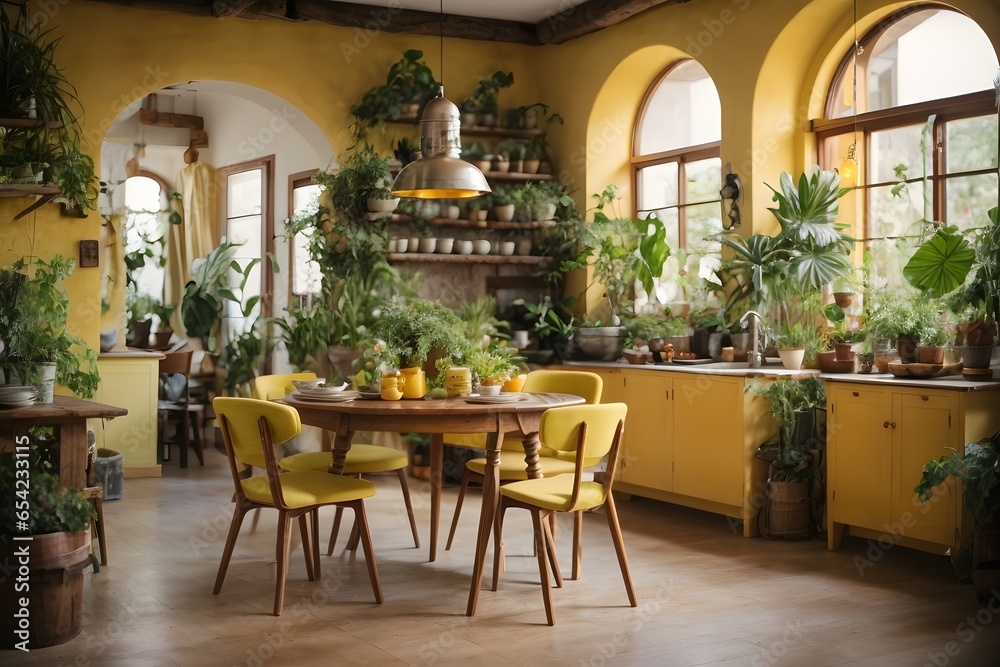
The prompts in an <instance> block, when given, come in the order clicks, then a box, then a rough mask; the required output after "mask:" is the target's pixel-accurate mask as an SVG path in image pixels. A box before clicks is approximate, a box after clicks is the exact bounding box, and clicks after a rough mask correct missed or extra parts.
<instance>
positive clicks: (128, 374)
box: [91, 352, 162, 477]
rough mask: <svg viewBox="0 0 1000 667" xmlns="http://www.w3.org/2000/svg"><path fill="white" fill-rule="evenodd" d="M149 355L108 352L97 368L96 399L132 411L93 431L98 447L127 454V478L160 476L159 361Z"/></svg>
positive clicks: (105, 421) (158, 358) (158, 355)
mask: <svg viewBox="0 0 1000 667" xmlns="http://www.w3.org/2000/svg"><path fill="white" fill-rule="evenodd" d="M161 356H162V355H160V354H158V353H149V352H123V353H113V352H112V353H106V354H102V355H100V357H99V359H98V362H97V366H98V369H99V370H100V372H101V384H100V386H99V387H98V389H97V393H96V394H95V396H94V400H95V401H98V402H99V403H107V404H108V405H116V406H119V407H122V408H125V409H127V410H128V415H126V416H125V417H118V418H116V419H110V420H104V423H103V424H99V423H98V424H94V425H93V426H92V427H91V428H93V429H94V433H95V435H96V436H97V446H98V447H107V448H109V449H113V450H116V451H119V452H121V453H122V454H124V458H123V464H124V467H125V475H126V477H159V476H160V465H159V464H158V463H157V462H156V428H157V424H156V404H157V392H158V382H159V360H160V357H161Z"/></svg>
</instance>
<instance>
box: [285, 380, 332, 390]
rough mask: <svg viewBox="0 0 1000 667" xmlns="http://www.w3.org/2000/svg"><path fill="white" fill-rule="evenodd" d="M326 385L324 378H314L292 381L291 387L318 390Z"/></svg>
mask: <svg viewBox="0 0 1000 667" xmlns="http://www.w3.org/2000/svg"><path fill="white" fill-rule="evenodd" d="M325 384H326V378H314V379H312V380H292V386H293V387H295V388H296V389H318V388H320V387H322V386H324V385H325Z"/></svg>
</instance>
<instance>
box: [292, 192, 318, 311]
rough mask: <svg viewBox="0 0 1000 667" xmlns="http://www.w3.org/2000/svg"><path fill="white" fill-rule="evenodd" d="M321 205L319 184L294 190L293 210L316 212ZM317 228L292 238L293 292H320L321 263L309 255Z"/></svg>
mask: <svg viewBox="0 0 1000 667" xmlns="http://www.w3.org/2000/svg"><path fill="white" fill-rule="evenodd" d="M318 206H319V186H318V185H303V186H300V187H297V188H295V189H294V190H292V207H293V209H292V212H293V214H294V215H300V214H303V213H307V212H315V211H316V209H317V208H318ZM316 231H317V230H316V228H315V227H313V228H310V229H305V230H303V231H301V232H299V233H298V234H296V235H295V238H294V239H293V240H292V294H319V292H320V280H321V274H320V270H319V264H318V263H317V262H314V261H313V260H312V259H311V258H310V255H309V240H310V238H311V237H312V235H313V234H315V233H316Z"/></svg>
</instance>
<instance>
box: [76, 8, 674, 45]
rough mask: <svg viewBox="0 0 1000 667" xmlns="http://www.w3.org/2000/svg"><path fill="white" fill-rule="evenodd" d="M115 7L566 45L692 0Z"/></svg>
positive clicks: (496, 40)
mask: <svg viewBox="0 0 1000 667" xmlns="http://www.w3.org/2000/svg"><path fill="white" fill-rule="evenodd" d="M95 1H97V2H105V3H110V4H114V5H121V6H126V7H136V8H140V9H154V10H161V11H171V12H181V13H185V14H193V15H197V16H205V17H208V18H233V17H240V18H252V19H282V20H289V21H319V22H321V23H327V24H329V25H337V26H344V27H349V28H361V29H370V28H371V26H372V24H373V23H374V24H375V25H376V26H377V27H378V29H379V30H381V31H385V32H391V33H407V34H413V35H438V34H439V32H440V31H441V30H442V28H443V31H444V36H445V37H453V38H459V39H474V40H479V41H493V42H511V43H515V44H528V45H532V46H536V45H540V44H563V43H565V42H568V41H570V40H572V39H576V38H577V37H582V36H584V35H588V34H590V33H593V32H597V31H599V30H603V29H604V28H608V27H611V26H613V25H615V24H617V23H620V22H621V21H624V20H625V19H628V18H631V17H632V16H635V15H636V14H639V13H640V12H643V11H645V10H647V9H650V8H652V7H656V6H657V5H662V4H667V5H678V4H685V3H687V2H691V1H692V0H590V1H589V2H585V3H583V4H580V5H577V6H574V7H570V8H569V9H566V10H564V11H562V12H560V13H558V14H555V15H553V16H550V17H548V18H546V19H544V20H542V21H540V22H538V23H537V24H531V23H523V22H520V21H504V20H501V19H488V18H476V17H472V16H458V15H455V14H446V15H445V16H444V21H443V26H442V21H441V16H440V15H439V14H437V13H434V12H424V11H417V10H413V9H400V8H391V9H387V8H385V7H377V6H370V5H359V4H354V3H351V2H336V1H334V0H95Z"/></svg>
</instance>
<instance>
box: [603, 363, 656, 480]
mask: <svg viewBox="0 0 1000 667" xmlns="http://www.w3.org/2000/svg"><path fill="white" fill-rule="evenodd" d="M621 375H622V383H623V384H622V386H621V392H622V398H621V400H622V401H624V402H625V403H627V404H628V416H627V417H626V418H625V434H624V439H623V442H622V453H621V455H620V459H619V461H618V466H619V470H621V481H623V482H626V483H628V484H635V485H636V486H644V487H646V488H650V489H657V490H660V491H670V490H671V486H672V479H671V471H670V466H671V461H672V459H673V440H672V434H673V407H672V405H671V403H672V402H671V400H670V395H671V385H672V382H671V380H670V378H668V377H664V375H663V374H661V373H650V372H648V371H645V372H628V371H624V372H622V374H621ZM604 395H605V397H607V395H608V392H607V388H605V392H604Z"/></svg>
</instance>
